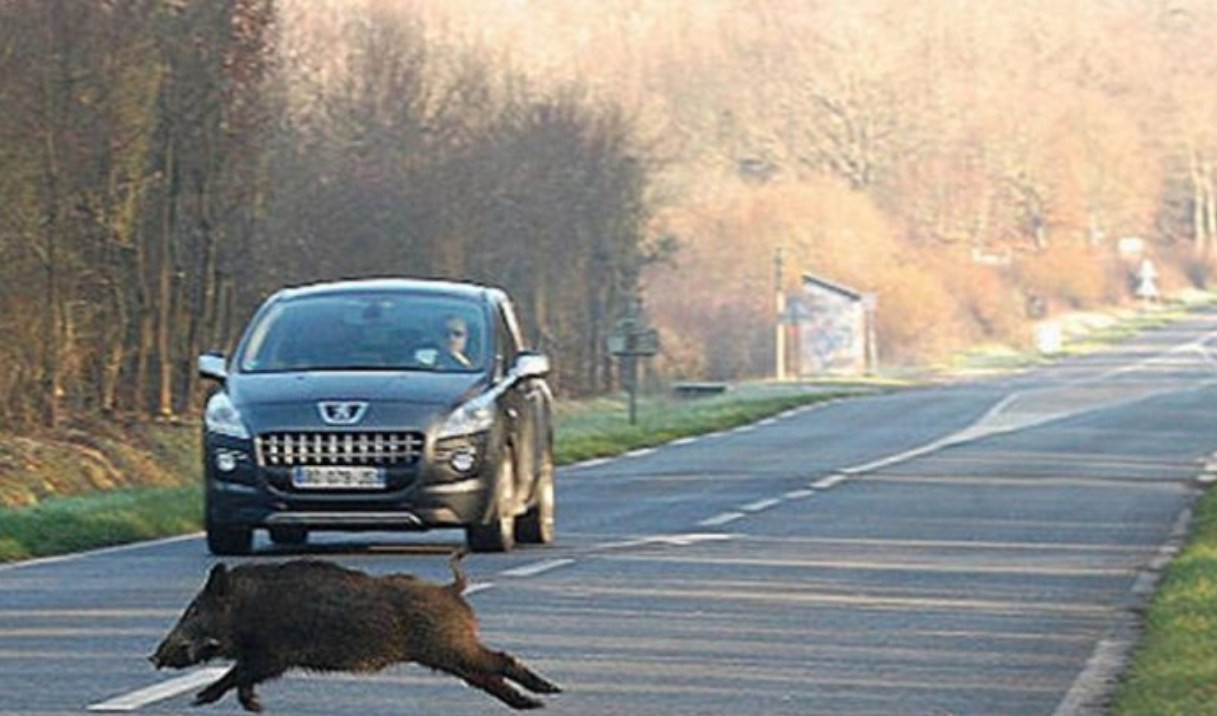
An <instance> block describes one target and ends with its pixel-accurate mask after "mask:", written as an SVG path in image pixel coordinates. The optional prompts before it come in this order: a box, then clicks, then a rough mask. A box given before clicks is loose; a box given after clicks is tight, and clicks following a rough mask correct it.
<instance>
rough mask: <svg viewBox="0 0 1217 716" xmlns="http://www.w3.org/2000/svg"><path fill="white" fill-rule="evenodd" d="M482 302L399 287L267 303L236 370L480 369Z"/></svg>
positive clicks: (482, 356) (483, 336) (482, 358)
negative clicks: (395, 290) (404, 291)
mask: <svg viewBox="0 0 1217 716" xmlns="http://www.w3.org/2000/svg"><path fill="white" fill-rule="evenodd" d="M485 324H486V321H485V319H484V313H483V311H482V308H481V306H480V304H478V303H476V302H473V301H468V300H463V299H458V298H450V297H442V296H420V295H411V294H401V293H360V294H331V295H322V296H305V297H299V298H293V299H286V300H283V301H281V302H279V303H277V304H275V305H274V306H273V307H271V309H270V310H268V311H267V312H266V313H265V314H264V315H263V316H261V317H260V318H259V320H258V321H257V323H256V324H255V325H254V326H253V327H251V329H250V334H249V335H250V337H249V340H248V341H247V342H246V346H245V348H244V349H243V353H242V355H241V356H240V357H239V363H240V368H241V371H242V372H248V373H265V372H282V371H306V370H427V371H437V372H473V371H480V370H482V369H483V366H484V365H485V348H486V344H487V340H486V325H485Z"/></svg>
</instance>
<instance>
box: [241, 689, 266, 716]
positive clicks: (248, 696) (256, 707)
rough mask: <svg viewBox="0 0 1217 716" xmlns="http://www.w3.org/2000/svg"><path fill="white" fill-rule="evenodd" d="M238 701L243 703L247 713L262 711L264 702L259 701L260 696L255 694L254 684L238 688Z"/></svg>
mask: <svg viewBox="0 0 1217 716" xmlns="http://www.w3.org/2000/svg"><path fill="white" fill-rule="evenodd" d="M237 700H238V701H240V702H241V706H242V707H244V708H245V710H246V711H253V712H255V713H256V712H258V711H261V710H262V702H261V701H260V700H259V699H258V695H257V694H256V693H254V685H253V684H242V685H241V686H238V687H237Z"/></svg>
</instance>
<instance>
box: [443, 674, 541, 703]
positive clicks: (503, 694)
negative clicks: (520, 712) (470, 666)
mask: <svg viewBox="0 0 1217 716" xmlns="http://www.w3.org/2000/svg"><path fill="white" fill-rule="evenodd" d="M456 675H457V676H459V677H461V678H462V679H464V680H465V682H466V683H467V684H469V685H470V686H473V687H475V688H478V689H481V690H482V691H485V692H486V693H488V694H490V695H491V696H493V697H495V698H496V699H498V700H499V701H502V702H503V703H505V704H507V705H508V706H510V707H511V708H513V709H539V708H541V707H542V706H544V705H545V704H543V703H541V702H540V701H538V700H537V699H534V698H532V697H531V696H525V695H524V694H522V693H520V692H519V691H518V690H516V689H515V688H513V687H512V686H511V684H509V683H507V682H506V681H504V680H503V677H502V676H499V675H497V674H488V673H485V672H464V673H462V672H456Z"/></svg>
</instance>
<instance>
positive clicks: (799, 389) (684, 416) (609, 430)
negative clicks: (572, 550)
mask: <svg viewBox="0 0 1217 716" xmlns="http://www.w3.org/2000/svg"><path fill="white" fill-rule="evenodd" d="M889 385H891V384H890V383H880V382H871V383H849V384H845V383H840V384H835V383H812V384H781V383H752V384H743V385H738V386H735V387H733V388H732V390H730V391H729V392H727V393H725V394H722V395H717V396H713V397H703V398H686V399H681V398H674V397H657V398H643V399H640V400H639V402H638V406H637V411H636V417H637V423H636V424H634V425H631V424H630V422H629V408H628V402H627V398H626V396H624V395H621V396H616V397H612V398H599V399H596V400H589V401H581V402H578V403H573V404H566V405H559V406H558V411H557V416H556V420H555V422H556V425H557V437H556V438H555V445H554V460H555V461H556V462H557V463H558V464H559V465H565V464H568V463H572V462H578V461H579V460H586V459H588V458H595V457H605V456H609V455H618V454H621V453H623V452H626V451H628V450H634V449H638V448H644V447H652V446H655V445H661V444H663V443H666V442H671V441H672V440H676V439H677V438H682V437H687V436H689V435H699V434H702V433H707V432H713V431H716V430H723V429H727V428H732V427H736V426H739V425H745V424H747V423H752V422H756V421H757V420H760V419H762V418H765V417H767V416H770V415H775V414H777V413H781V412H783V411H786V410H789V409H791V408H795V407H798V406H800V405H806V404H808V403H815V402H821V401H824V400H830V399H833V398H838V397H843V396H848V395H857V394H859V393H860V392H873V391H874V390H877V389H879V388H881V387H884V386H889Z"/></svg>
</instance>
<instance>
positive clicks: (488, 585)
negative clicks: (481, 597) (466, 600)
mask: <svg viewBox="0 0 1217 716" xmlns="http://www.w3.org/2000/svg"><path fill="white" fill-rule="evenodd" d="M487 589H494V582H478V583H477V584H470V585H469V586H468V587H465V591H464V592H463V593H464V595H465V596H466V597H468V596H472V595H474V594H477V593H478V592H484V591H486V590H487Z"/></svg>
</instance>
